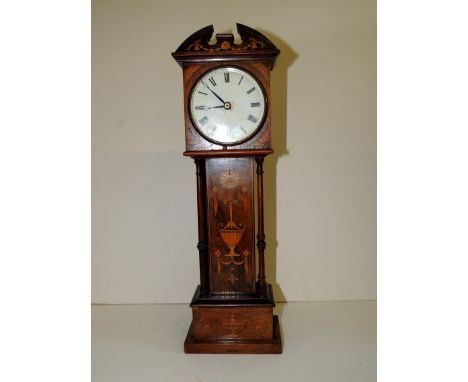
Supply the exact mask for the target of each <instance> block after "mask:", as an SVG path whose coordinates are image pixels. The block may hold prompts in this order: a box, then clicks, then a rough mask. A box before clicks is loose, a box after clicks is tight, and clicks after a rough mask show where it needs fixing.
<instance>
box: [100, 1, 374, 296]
mask: <svg viewBox="0 0 468 382" xmlns="http://www.w3.org/2000/svg"><path fill="white" fill-rule="evenodd" d="M92 8H93V14H92V166H93V167H92V301H93V302H94V303H160V302H188V301H189V300H190V299H191V297H192V294H193V292H194V289H195V286H196V284H197V283H198V253H197V249H196V247H195V245H196V242H197V227H196V221H197V220H196V201H195V191H196V190H195V167H194V164H193V162H192V160H190V159H188V158H185V157H183V156H182V152H183V151H184V126H183V99H182V71H181V68H180V67H179V66H178V65H177V63H176V62H175V61H174V60H173V59H172V57H171V55H170V53H171V52H173V51H174V50H175V49H176V48H177V47H178V45H179V44H180V43H181V42H182V41H183V40H184V39H185V38H186V37H188V36H189V35H190V34H191V33H193V32H194V31H196V30H198V29H200V28H201V27H204V26H206V25H209V24H213V25H214V28H215V32H217V33H219V32H230V31H232V29H233V27H234V25H235V22H240V23H242V24H245V25H248V26H250V27H253V28H255V29H258V30H259V31H261V32H262V33H264V34H265V35H266V36H267V37H268V38H270V39H271V40H272V41H273V42H274V43H275V44H276V45H277V46H278V47H279V48H280V49H281V50H282V54H281V55H280V57H279V62H278V65H277V66H276V68H275V69H274V70H273V72H272V97H273V101H272V105H271V107H272V113H273V115H272V123H273V148H274V149H275V154H274V155H273V156H271V157H268V158H267V159H266V164H265V193H266V194H265V198H266V220H267V224H266V235H267V250H266V262H267V268H266V272H267V279H268V281H269V282H271V283H273V285H274V289H275V297H276V299H277V300H279V301H307V300H356V299H358V300H360V299H375V298H376V4H375V1H373V0H358V1H349V0H340V1H333V0H322V1H314V0H312V1H308V0H303V1H245V0H239V1H236V2H234V3H223V2H219V1H198V2H194V1H181V0H172V1H165V2H162V1H154V0H132V1H128V0H94V1H93V5H92Z"/></svg>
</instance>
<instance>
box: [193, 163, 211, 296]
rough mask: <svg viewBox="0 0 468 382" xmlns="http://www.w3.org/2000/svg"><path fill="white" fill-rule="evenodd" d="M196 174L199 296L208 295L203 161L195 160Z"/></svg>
mask: <svg viewBox="0 0 468 382" xmlns="http://www.w3.org/2000/svg"><path fill="white" fill-rule="evenodd" d="M194 160H195V166H196V174H197V210H198V244H197V248H198V257H199V260H200V295H201V296H206V295H207V294H208V285H209V284H208V242H207V240H208V237H207V228H206V227H207V223H206V222H207V220H206V192H205V160H204V159H203V158H195V159H194Z"/></svg>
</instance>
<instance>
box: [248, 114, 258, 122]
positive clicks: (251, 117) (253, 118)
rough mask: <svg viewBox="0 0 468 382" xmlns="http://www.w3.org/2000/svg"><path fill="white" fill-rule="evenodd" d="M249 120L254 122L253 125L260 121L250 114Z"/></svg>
mask: <svg viewBox="0 0 468 382" xmlns="http://www.w3.org/2000/svg"><path fill="white" fill-rule="evenodd" d="M247 119H248V120H249V121H250V122H252V123H255V122H257V121H258V119H257V118H255V117H254V116H253V115H250V114H249V117H248V118H247Z"/></svg>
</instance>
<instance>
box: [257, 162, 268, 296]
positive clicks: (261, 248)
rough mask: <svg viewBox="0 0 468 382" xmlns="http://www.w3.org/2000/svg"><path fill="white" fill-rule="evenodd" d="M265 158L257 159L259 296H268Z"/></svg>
mask: <svg viewBox="0 0 468 382" xmlns="http://www.w3.org/2000/svg"><path fill="white" fill-rule="evenodd" d="M263 159H264V158H263V157H257V158H255V162H257V215H258V216H257V218H258V227H257V232H258V233H257V248H258V294H259V295H260V296H265V295H266V281H265V280H266V279H265V247H266V243H265V227H264V220H263Z"/></svg>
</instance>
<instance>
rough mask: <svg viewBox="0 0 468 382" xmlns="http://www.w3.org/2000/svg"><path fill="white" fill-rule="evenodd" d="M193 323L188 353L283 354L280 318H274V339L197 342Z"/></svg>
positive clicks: (187, 339)
mask: <svg viewBox="0 0 468 382" xmlns="http://www.w3.org/2000/svg"><path fill="white" fill-rule="evenodd" d="M193 326H194V324H193V322H192V324H191V326H190V329H189V331H188V334H187V338H186V339H185V343H184V351H185V352H186V353H199V354H200V353H203V354H207V353H210V354H281V353H282V352H283V344H282V340H281V329H280V325H279V320H278V316H276V315H274V316H273V338H272V339H267V340H264V339H250V340H218V341H209V340H208V341H207V340H196V339H195V338H194V337H193Z"/></svg>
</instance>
